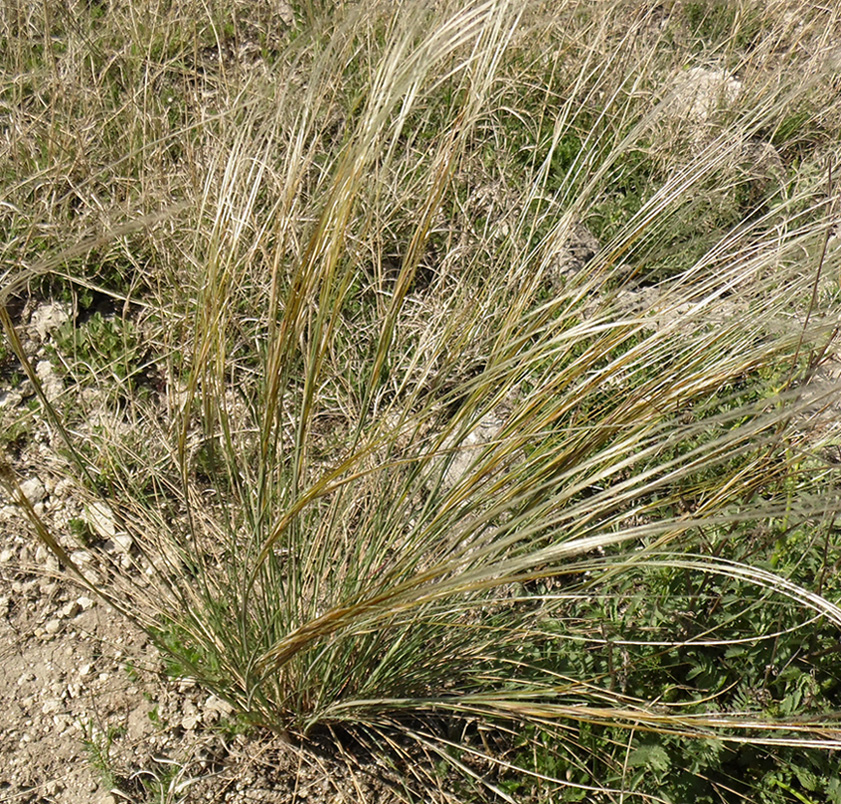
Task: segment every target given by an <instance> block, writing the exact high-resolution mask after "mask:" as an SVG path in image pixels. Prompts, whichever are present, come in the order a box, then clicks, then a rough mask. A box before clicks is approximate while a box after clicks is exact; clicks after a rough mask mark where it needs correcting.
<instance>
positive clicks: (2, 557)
mask: <svg viewBox="0 0 841 804" xmlns="http://www.w3.org/2000/svg"><path fill="white" fill-rule="evenodd" d="M14 557H15V553H14V551H13V550H3V551H0V564H8V563H9V562H10V561H11V560H12V559H13V558H14Z"/></svg>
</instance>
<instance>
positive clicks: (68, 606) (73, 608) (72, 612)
mask: <svg viewBox="0 0 841 804" xmlns="http://www.w3.org/2000/svg"><path fill="white" fill-rule="evenodd" d="M81 610H82V606H81V605H80V603H79V601H78V600H71V601H70V602H69V603H65V604H64V605H63V606H62V607H61V608H60V609H59V611H58V614H59V616H60V617H63V618H64V619H66V620H68V619H70V618H71V617H75V616H76V615H77V614H78V613H79V612H80V611H81Z"/></svg>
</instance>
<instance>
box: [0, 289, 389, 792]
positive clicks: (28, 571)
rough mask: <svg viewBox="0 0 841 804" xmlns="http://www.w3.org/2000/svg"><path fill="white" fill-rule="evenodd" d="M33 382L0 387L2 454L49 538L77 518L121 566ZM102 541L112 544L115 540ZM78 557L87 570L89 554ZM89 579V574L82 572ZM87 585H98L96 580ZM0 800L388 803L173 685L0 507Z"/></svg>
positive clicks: (42, 321) (51, 371)
mask: <svg viewBox="0 0 841 804" xmlns="http://www.w3.org/2000/svg"><path fill="white" fill-rule="evenodd" d="M62 320H64V317H63V316H62V315H61V311H60V309H59V308H57V307H56V306H55V305H48V304H42V305H38V306H35V307H33V309H32V310H30V311H24V314H23V322H24V324H27V322H28V325H26V327H25V336H26V338H27V339H26V341H25V347H26V349H27V351H28V352H29V353H30V356H31V358H32V359H33V362H34V363H35V365H36V366H37V371H38V374H39V377H40V378H41V380H42V383H43V385H44V387H45V390H46V391H47V393H48V394H49V393H60V392H61V385H62V384H61V380H60V379H59V377H58V375H57V374H56V366H55V365H54V364H53V363H52V362H51V361H50V360H49V357H50V353H49V350H48V345H49V341H50V338H51V333H52V332H53V331H54V330H55V328H56V327H57V326H58V325H60V323H61V321H62ZM33 393H34V392H33V389H32V387H31V385H30V384H29V382H28V381H26V380H24V381H23V382H21V381H20V376H19V375H18V376H17V377H14V376H13V372H9V371H7V372H6V373H5V375H4V376H3V377H2V378H0V416H2V426H3V430H4V432H5V433H6V436H7V437H6V443H5V447H6V452H7V454H8V455H9V456H10V457H11V458H12V460H13V463H14V469H15V471H16V473H17V475H18V478H19V479H20V481H21V485H22V489H23V490H24V491H25V493H26V495H27V497H28V498H29V500H30V501H31V502H32V503H33V504H34V507H35V510H36V512H37V513H38V514H39V515H40V516H41V517H42V518H43V519H44V520H45V521H46V522H47V523H48V524H49V525H50V526H51V527H53V528H55V529H57V532H61V529H65V530H66V529H67V528H68V526H69V524H68V523H70V522H71V520H74V519H76V520H78V519H81V520H83V521H87V522H88V523H89V524H90V526H91V527H92V528H93V529H94V530H96V531H98V532H99V534H100V535H101V536H103V537H110V538H109V539H106V545H107V549H108V550H109V551H110V552H111V553H112V556H113V558H114V559H115V560H116V561H117V562H119V561H120V560H121V558H122V559H124V560H126V561H127V558H128V556H127V555H126V554H125V551H126V550H127V549H128V548H129V545H128V544H126V543H125V542H124V541H123V539H124V538H127V537H122V538H121V536H120V534H119V533H114V532H113V522H112V521H109V516H108V512H107V511H106V510H103V509H99V510H97V509H95V508H94V509H91V508H90V507H85V505H84V504H83V503H82V502H80V501H79V500H78V499H76V498H75V493H74V484H73V483H72V482H71V481H69V480H66V479H62V477H61V462H60V459H59V458H58V457H57V443H56V439H55V434H54V433H53V431H52V429H51V428H50V426H49V425H48V423H47V422H46V421H45V420H44V419H42V418H40V417H39V416H38V415H37V414H35V415H34V416H32V417H31V418H29V419H28V420H27V424H26V425H25V431H26V432H25V437H19V436H17V435H16V430H15V425H14V424H13V422H15V421H20V416H21V414H22V413H25V411H26V410H27V406H28V405H29V403H30V402H31V401H32V400H33V398H34V397H33ZM109 530H110V532H109ZM73 558H74V559H75V560H76V561H78V562H79V563H80V566H82V567H84V566H85V559H86V556H85V551H84V550H81V549H80V550H77V551H76V552H74V554H73ZM87 571H88V572H93V573H95V570H87ZM91 580H95V577H94V575H91ZM0 661H1V662H2V668H3V673H2V674H0V801H9V802H20V803H21V804H23V803H24V802H39V803H42V804H46V803H47V802H51V803H54V804H116V802H120V801H131V802H143V803H144V804H145V803H146V802H189V801H217V802H222V801H225V802H242V803H243V804H244V803H245V802H291V801H317V802H331V804H340V803H341V802H359V801H369V802H387V801H391V800H393V797H392V795H391V794H390V793H389V791H388V785H387V780H386V779H385V778H384V775H383V772H381V770H379V769H377V768H374V767H371V768H366V767H365V760H364V759H361V760H358V761H355V766H354V764H350V765H349V764H348V763H346V762H343V761H340V760H339V759H338V758H336V757H333V758H331V757H330V756H329V755H325V756H321V757H319V756H317V755H316V754H312V753H305V752H301V751H299V750H296V749H294V748H293V747H291V746H289V745H286V744H284V743H283V742H281V741H279V740H276V739H272V738H271V737H267V736H266V735H255V736H248V735H246V734H244V733H242V729H241V727H239V726H238V725H237V723H236V721H235V720H234V718H233V717H232V712H231V709H230V707H229V706H228V704H227V703H225V702H224V701H221V700H220V699H218V698H216V697H214V696H213V695H209V694H208V693H207V692H203V691H202V690H200V689H199V688H198V687H197V686H196V685H194V684H192V683H190V682H189V681H181V682H175V681H173V680H172V679H170V678H168V677H167V675H166V674H165V672H164V665H163V662H162V660H161V657H160V656H159V654H158V653H157V651H156V650H155V648H154V647H153V646H152V645H150V644H149V642H148V640H147V638H146V636H145V634H143V633H142V632H140V631H139V630H137V629H136V628H134V627H132V626H131V625H130V624H129V623H127V622H126V620H125V618H124V617H123V616H121V615H120V614H119V613H117V612H115V611H113V610H111V609H110V608H109V607H108V606H107V605H106V604H104V603H102V602H101V601H99V600H97V599H96V597H95V595H93V594H92V593H91V592H90V591H87V590H85V589H84V588H83V587H81V586H77V585H74V584H73V583H72V582H70V581H68V580H67V578H66V577H64V576H62V575H61V574H60V568H59V565H58V562H57V560H56V559H55V558H54V557H53V556H52V554H51V553H50V552H49V551H47V550H46V549H45V548H44V547H43V546H40V545H39V544H38V543H37V541H36V539H35V537H34V536H33V534H32V532H31V528H30V526H29V524H28V522H27V521H26V519H25V517H24V515H23V512H22V511H21V510H20V509H19V508H18V506H16V505H14V504H13V503H12V501H10V500H9V499H6V498H5V497H3V496H2V495H0Z"/></svg>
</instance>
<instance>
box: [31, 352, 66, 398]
mask: <svg viewBox="0 0 841 804" xmlns="http://www.w3.org/2000/svg"><path fill="white" fill-rule="evenodd" d="M35 373H36V374H37V375H38V379H39V380H40V381H41V390H42V391H43V392H44V396H45V397H47V400H48V401H50V402H54V401H55V400H56V399H58V398H59V397H60V396H61V395H62V393H63V392H64V383H63V382H62V380H61V377H59V376H58V375H57V374H56V373H55V368H53V364H52V363H50V361H49V360H39V361H38V363H37V364H36V365H35Z"/></svg>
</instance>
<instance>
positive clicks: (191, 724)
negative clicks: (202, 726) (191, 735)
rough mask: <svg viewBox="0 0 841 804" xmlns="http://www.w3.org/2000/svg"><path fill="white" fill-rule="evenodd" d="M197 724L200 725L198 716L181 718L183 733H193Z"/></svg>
mask: <svg viewBox="0 0 841 804" xmlns="http://www.w3.org/2000/svg"><path fill="white" fill-rule="evenodd" d="M199 723H201V716H200V715H199V714H195V715H187V716H186V717H182V718H181V728H182V729H184V731H193V730H194V729H195V728H196V726H198V725H199Z"/></svg>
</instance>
